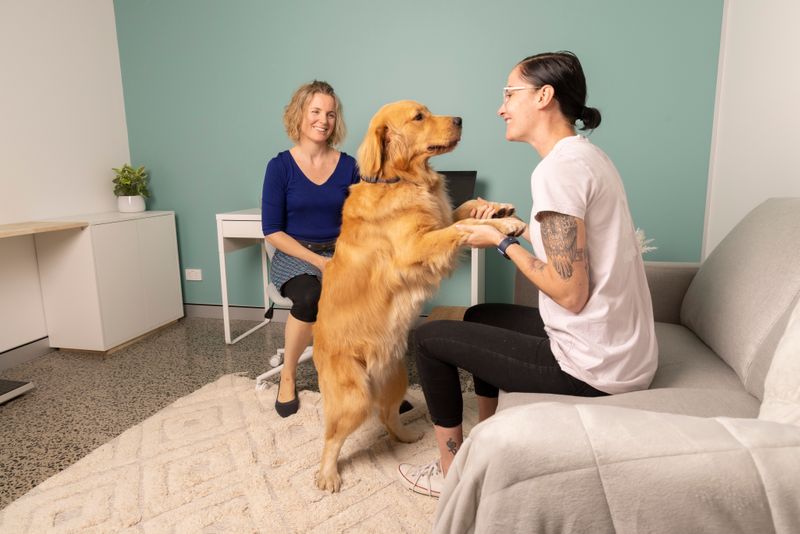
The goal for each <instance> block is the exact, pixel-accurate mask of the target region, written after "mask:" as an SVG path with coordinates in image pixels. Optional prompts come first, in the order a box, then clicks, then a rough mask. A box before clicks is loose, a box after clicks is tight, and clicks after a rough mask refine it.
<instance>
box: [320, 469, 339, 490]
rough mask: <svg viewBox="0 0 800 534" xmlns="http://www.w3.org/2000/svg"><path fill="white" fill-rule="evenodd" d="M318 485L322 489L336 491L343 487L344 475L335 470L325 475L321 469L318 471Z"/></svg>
mask: <svg viewBox="0 0 800 534" xmlns="http://www.w3.org/2000/svg"><path fill="white" fill-rule="evenodd" d="M317 487H318V488H319V489H321V490H322V491H330V492H331V493H336V492H337V491H339V489H340V488H341V487H342V477H340V476H339V473H337V472H335V471H334V472H333V473H330V474H327V475H323V474H322V471H320V472H319V473H317Z"/></svg>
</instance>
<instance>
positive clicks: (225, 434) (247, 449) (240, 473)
mask: <svg viewBox="0 0 800 534" xmlns="http://www.w3.org/2000/svg"><path fill="white" fill-rule="evenodd" d="M409 398H410V399H411V400H412V402H413V404H414V406H415V408H414V409H413V410H411V411H410V412H408V413H406V414H404V415H403V416H402V419H403V421H404V422H405V423H407V424H410V425H411V426H412V427H414V428H417V429H419V430H421V431H424V432H425V435H424V437H423V438H422V439H421V440H420V441H419V442H417V443H412V444H403V443H397V442H395V441H393V440H391V439H390V438H389V437H388V435H387V433H386V431H385V430H384V428H383V426H382V425H381V424H380V423H379V422H378V420H377V418H372V419H370V420H368V421H367V422H366V423H365V424H364V425H363V426H362V427H361V428H360V429H359V430H358V431H357V432H356V433H355V434H353V435H352V436H350V437H349V438H348V440H347V441H346V442H345V445H344V448H343V449H342V454H341V456H340V458H339V470H340V473H341V475H342V491H341V492H340V493H337V494H333V495H331V494H329V493H326V492H322V491H320V490H318V489H317V487H316V485H315V484H314V476H315V474H316V472H317V470H318V462H319V456H320V453H321V451H322V428H323V416H322V402H321V397H320V395H319V393H316V392H310V391H302V392H300V402H301V407H300V411H299V412H298V413H297V414H296V415H294V416H292V417H289V418H287V419H282V418H280V417H279V416H278V415H277V414H276V413H275V410H274V408H273V404H274V401H275V386H273V387H271V388H270V389H268V390H266V391H256V390H255V382H254V381H253V380H251V379H248V378H244V377H241V376H238V375H226V376H223V377H222V378H220V379H219V380H217V381H216V382H213V383H211V384H208V385H207V386H205V387H203V388H201V389H199V390H197V391H195V392H194V393H192V394H190V395H188V396H186V397H183V398H181V399H179V400H178V401H176V402H175V403H173V404H172V405H170V406H168V407H167V408H164V409H163V410H161V411H160V412H158V413H156V414H155V415H153V416H152V417H150V418H148V419H146V420H145V421H143V422H142V423H140V424H138V425H136V426H134V427H133V428H130V429H128V430H127V431H125V432H124V433H122V434H121V435H120V436H118V437H117V438H115V439H113V440H112V441H110V442H108V443H106V444H105V445H103V446H101V447H99V448H98V449H96V450H95V451H93V452H92V453H91V454H89V455H88V456H86V457H84V458H83V459H81V460H80V461H78V462H77V463H76V464H74V465H72V466H71V467H69V468H67V469H66V470H64V471H62V472H61V473H59V474H57V475H55V476H53V477H51V478H49V479H48V480H46V481H45V482H43V483H42V484H40V485H39V486H37V487H35V488H34V489H33V490H31V491H30V492H28V493H27V494H26V495H24V496H23V497H21V498H20V499H18V500H16V501H15V502H13V503H11V504H10V505H9V506H8V507H7V508H6V509H5V510H3V511H2V512H0V532H4V533H12V532H14V533H16V532H36V533H39V532H53V531H57V532H78V531H80V532H86V531H90V532H128V531H130V532H134V531H135V532H200V531H202V532H382V533H383V532H387V533H388V532H429V531H430V528H431V524H432V520H433V514H434V511H435V508H436V503H437V501H436V500H435V499H431V498H429V497H425V496H421V495H417V494H415V493H412V492H410V491H408V490H407V489H405V488H403V487H402V486H401V485H400V483H399V481H398V479H397V475H396V468H397V464H398V463H399V462H404V461H411V462H416V463H423V462H428V461H430V460H431V459H432V458H433V457H434V454H435V450H436V446H435V442H434V439H433V427H432V426H431V423H430V420H429V418H428V413H427V410H426V409H425V403H424V400H423V398H422V393H421V392H420V391H418V390H409ZM476 421H477V407H476V403H475V399H474V394H472V393H467V394H465V403H464V426H465V431H466V430H468V429H469V428H471V427H472V426H473V425H474V424H475V422H476Z"/></svg>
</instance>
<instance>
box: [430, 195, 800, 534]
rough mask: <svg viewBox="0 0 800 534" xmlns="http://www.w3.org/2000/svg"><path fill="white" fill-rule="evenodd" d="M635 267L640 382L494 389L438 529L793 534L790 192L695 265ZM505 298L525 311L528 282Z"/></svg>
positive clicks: (797, 328) (797, 336)
mask: <svg viewBox="0 0 800 534" xmlns="http://www.w3.org/2000/svg"><path fill="white" fill-rule="evenodd" d="M646 267H647V275H648V282H649V284H650V290H651V294H652V297H653V308H654V312H655V319H656V336H657V338H658V346H659V369H658V372H657V373H656V376H655V378H654V380H653V384H652V385H651V388H650V389H649V390H647V391H639V392H632V393H626V394H621V395H615V396H609V397H603V398H597V399H586V398H577V397H569V396H561V395H542V394H521V393H502V392H501V397H500V402H499V411H498V413H497V414H496V415H495V416H494V417H492V418H490V419H489V420H487V421H485V422H484V423H482V424H480V425H478V426H476V427H475V428H474V429H473V430H472V432H471V433H470V435H469V437H468V438H467V440H466V441H465V442H464V445H463V446H462V448H461V450H460V451H459V453H458V455H457V456H456V459H455V461H454V464H453V467H452V468H451V470H450V472H449V473H448V476H447V480H446V484H445V488H444V492H443V493H442V497H441V499H440V501H439V505H438V508H437V513H436V520H435V524H434V531H435V532H481V533H484V532H593V533H594V532H614V531H616V532H700V531H702V532H725V533H726V534H727V533H729V532H773V531H777V532H800V305H798V300H800V198H791V199H789V198H782V199H770V200H768V201H766V202H764V203H763V204H761V205H760V206H758V207H757V208H756V209H754V210H753V211H752V212H751V213H750V214H748V215H747V217H745V219H744V220H743V221H742V222H741V223H740V224H739V225H737V226H736V228H734V230H732V231H731V233H730V235H728V236H727V237H726V238H725V239H724V240H723V242H721V243H720V245H719V246H718V247H717V248H716V249H715V250H714V252H713V253H712V254H711V255H710V256H709V257H708V259H707V260H706V261H705V262H704V263H703V264H702V265H685V264H664V263H650V264H647V266H646ZM516 300H517V302H521V303H529V304H530V303H532V304H534V305H535V302H536V293H535V291H534V290H533V288H532V286H530V285H529V283H527V281H526V280H525V279H524V278H520V279H518V280H517V295H516ZM787 325H788V326H787Z"/></svg>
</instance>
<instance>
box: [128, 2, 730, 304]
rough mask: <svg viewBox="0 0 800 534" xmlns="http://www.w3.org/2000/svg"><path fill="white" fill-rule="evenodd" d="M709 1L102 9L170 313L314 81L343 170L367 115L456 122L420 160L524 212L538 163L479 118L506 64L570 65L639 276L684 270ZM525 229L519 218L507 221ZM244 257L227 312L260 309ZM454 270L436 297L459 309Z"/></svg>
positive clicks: (216, 297) (702, 171)
mask: <svg viewBox="0 0 800 534" xmlns="http://www.w3.org/2000/svg"><path fill="white" fill-rule="evenodd" d="M722 3H723V2H722V0H713V1H703V2H697V1H696V0H673V1H671V2H665V1H663V0H639V1H636V2H630V1H627V0H606V1H603V2H598V1H596V0H569V1H558V2H553V1H544V0H527V1H507V0H495V1H493V2H486V1H483V0H469V1H458V2H457V1H430V0H428V1H422V0H407V1H405V2H381V1H367V0H337V1H330V2H323V1H311V0H296V1H292V2H277V1H274V2H269V1H265V0H258V1H257V0H229V1H225V2H223V1H221V0H160V1H158V2H142V1H138V0H115V2H114V6H115V10H116V20H117V34H118V39H119V49H120V60H121V66H122V79H123V87H124V93H125V110H126V115H127V124H128V134H129V138H130V149H131V158H132V160H133V162H132V163H133V164H135V165H146V166H147V167H148V169H150V171H151V179H152V190H153V198H152V199H151V200H150V201H149V208H150V209H163V210H174V211H175V212H176V214H177V223H178V242H179V249H180V257H181V268H182V269H183V268H187V267H191V268H201V269H203V275H204V279H203V281H202V282H184V283H183V284H184V287H183V289H184V301H185V302H186V303H191V304H219V303H220V302H221V297H220V289H219V265H218V256H217V243H216V226H215V218H214V215H215V214H216V213H218V212H224V211H232V210H238V209H245V208H250V207H257V206H258V202H259V198H260V194H261V183H262V180H263V172H264V167H265V165H266V162H267V161H268V160H269V159H270V158H271V157H272V156H274V155H275V154H276V153H277V152H279V151H281V150H284V149H286V148H288V146H290V144H289V141H288V139H287V138H286V135H285V133H284V131H283V126H282V122H281V116H282V112H283V107H284V106H285V105H286V103H287V102H288V99H289V97H290V95H291V93H292V91H293V90H294V89H295V88H296V87H297V86H298V85H300V84H301V83H304V82H307V81H309V80H311V79H314V78H317V79H322V80H326V81H328V82H330V83H331V84H332V85H333V86H334V87H335V88H336V91H337V93H338V94H339V95H340V97H341V98H342V101H343V103H344V111H345V119H346V122H347V126H348V130H349V135H348V137H347V139H346V141H345V143H344V145H343V150H344V151H345V152H348V153H350V154H355V152H356V149H357V147H358V145H359V143H360V141H361V139H362V137H363V132H364V131H365V129H366V126H367V123H368V121H369V118H370V117H371V116H372V114H373V113H374V112H375V111H376V110H377V109H378V108H379V107H380V106H381V105H383V104H384V103H387V102H391V101H394V100H399V99H406V98H410V99H415V100H419V101H421V102H423V103H424V104H426V105H427V106H428V107H430V109H431V110H432V111H433V112H434V113H439V114H448V115H460V116H462V117H463V119H464V134H463V140H462V142H461V144H460V145H459V147H458V148H457V149H456V151H455V152H453V153H452V154H448V155H445V156H440V157H438V158H435V159H434V160H432V163H433V165H434V167H436V168H438V169H453V170H456V169H477V170H478V180H479V185H478V187H479V193H480V194H482V195H485V196H488V197H489V198H492V199H496V200H500V201H510V202H514V203H515V204H516V205H517V206H518V207H519V211H520V213H521V214H527V213H529V211H530V206H531V199H530V189H529V177H530V173H531V170H532V169H533V167H534V166H535V165H536V163H537V162H538V161H539V158H538V155H537V154H536V153H535V152H534V150H533V149H532V148H531V147H530V146H528V145H523V144H519V143H508V142H507V141H505V139H504V124H503V122H502V121H501V120H500V119H499V118H498V117H497V116H496V111H497V108H498V106H499V105H500V101H501V88H502V87H503V85H505V81H506V77H507V75H508V72H509V71H510V70H511V68H513V66H514V65H515V63H516V62H517V61H519V60H520V59H522V58H523V57H525V56H527V55H530V54H533V53H537V52H542V51H549V50H560V49H568V50H572V51H574V52H575V53H576V54H577V55H578V56H579V57H580V59H581V61H582V62H583V65H584V70H585V71H586V76H587V80H588V85H589V101H588V104H589V105H591V106H594V107H597V108H599V109H600V110H601V112H602V113H603V123H602V125H601V126H600V128H598V130H597V131H596V132H595V133H593V134H592V136H591V138H592V140H593V141H594V142H595V143H596V144H597V145H599V146H601V147H602V148H603V149H604V150H605V151H606V152H607V153H608V154H609V155H610V156H611V158H612V159H613V160H614V162H615V163H616V165H617V167H618V168H619V170H620V173H621V175H622V178H623V180H624V182H625V187H626V189H627V192H628V197H629V200H630V206H631V211H632V213H633V218H634V221H635V224H636V225H637V226H639V227H641V228H643V229H645V231H646V232H647V235H648V237H652V238H654V239H655V241H654V243H653V244H654V245H655V246H657V247H658V250H657V251H655V252H651V253H649V254H648V255H647V256H646V259H651V260H664V261H698V260H699V259H700V248H701V242H702V232H703V219H704V210H705V199H706V185H707V176H708V161H709V153H710V143H711V128H712V118H713V107H714V94H715V84H716V75H717V58H718V53H719V41H720V25H721V20H722ZM525 218H526V219H527V215H525ZM486 265H487V266H486V296H487V299H488V300H493V301H510V299H511V295H512V289H513V283H512V278H513V272H512V269H511V265H510V264H509V263H508V262H506V261H505V260H503V259H502V258H500V257H499V256H498V255H497V254H494V253H493V252H492V251H488V253H487V261H486ZM259 269H260V266H259V263H258V256H257V254H256V249H255V248H251V250H250V251H242V252H236V253H234V254H232V255H231V256H230V264H229V287H230V299H231V303H232V304H238V305H249V306H259V305H261V304H262V298H261V285H260V282H259V280H258V276H259V275H258V273H259ZM467 280H468V272H467V271H466V269H463V268H462V269H461V270H460V271H459V272H458V273H457V276H456V277H455V279H453V280H450V281H449V282H448V284H447V285H446V286H444V287H443V290H442V291H441V292H440V294H439V296H438V297H437V301H438V302H441V303H446V304H464V303H466V299H467V295H468V291H469V288H468V285H467Z"/></svg>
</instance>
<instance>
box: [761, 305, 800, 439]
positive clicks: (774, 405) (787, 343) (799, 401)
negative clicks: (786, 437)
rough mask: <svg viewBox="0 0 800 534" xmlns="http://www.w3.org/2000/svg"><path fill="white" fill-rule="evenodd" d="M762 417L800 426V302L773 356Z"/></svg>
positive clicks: (762, 407)
mask: <svg viewBox="0 0 800 534" xmlns="http://www.w3.org/2000/svg"><path fill="white" fill-rule="evenodd" d="M758 418H759V419H765V420H768V421H775V422H776V423H784V424H791V425H797V426H800V303H797V304H796V305H795V308H794V312H793V313H792V316H791V318H790V319H789V324H788V326H787V327H786V331H785V332H784V334H783V337H782V338H781V340H780V342H779V343H778V348H777V350H776V351H775V357H774V358H772V365H771V366H770V368H769V373H767V379H766V381H765V382H764V402H763V403H762V404H761V412H760V413H759V414H758Z"/></svg>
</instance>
